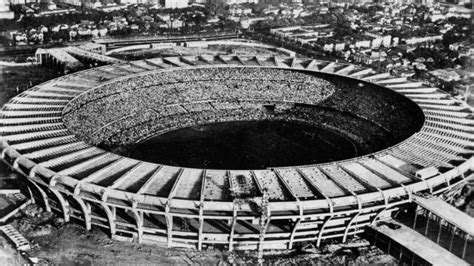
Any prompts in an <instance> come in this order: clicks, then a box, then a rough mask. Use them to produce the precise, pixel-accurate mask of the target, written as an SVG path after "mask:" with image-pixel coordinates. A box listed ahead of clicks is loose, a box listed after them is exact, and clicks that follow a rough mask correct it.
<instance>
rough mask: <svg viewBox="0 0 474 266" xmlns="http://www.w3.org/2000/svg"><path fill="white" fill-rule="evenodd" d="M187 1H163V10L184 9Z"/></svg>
mask: <svg viewBox="0 0 474 266" xmlns="http://www.w3.org/2000/svg"><path fill="white" fill-rule="evenodd" d="M188 2H189V0H165V8H186V7H188V5H189V3H188Z"/></svg>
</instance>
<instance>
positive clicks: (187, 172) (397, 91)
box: [0, 56, 474, 250]
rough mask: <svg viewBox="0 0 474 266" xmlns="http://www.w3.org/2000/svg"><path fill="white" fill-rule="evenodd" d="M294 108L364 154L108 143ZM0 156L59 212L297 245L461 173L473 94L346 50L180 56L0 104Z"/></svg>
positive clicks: (160, 235)
mask: <svg viewBox="0 0 474 266" xmlns="http://www.w3.org/2000/svg"><path fill="white" fill-rule="evenodd" d="M260 119H267V120H298V121H304V122H305V123H315V124H318V125H320V126H324V127H327V128H331V129H334V130H336V131H338V132H342V133H344V134H346V135H347V136H349V137H350V138H351V139H353V140H354V141H356V142H357V143H358V144H359V146H360V147H361V149H362V150H363V152H361V154H359V155H360V156H359V157H356V158H351V159H347V160H343V161H335V162H327V163H323V164H313V165H299V166H291V167H274V168H268V169H247V170H230V169H197V168H186V167H180V166H169V165H163V164H156V163H149V162H143V161H139V160H135V159H131V158H127V157H126V156H122V155H120V154H116V153H113V152H109V151H107V150H104V149H101V148H98V147H97V145H101V147H104V148H107V149H109V148H110V149H113V148H114V147H116V146H117V145H129V144H131V143H136V142H139V141H142V140H144V139H146V138H148V137H150V136H152V135H155V134H158V133H161V132H165V131H169V130H173V129H175V128H180V127H185V126H188V125H197V124H202V123H209V122H215V121H235V120H260ZM0 121H1V122H0V123H1V125H0V132H1V135H2V136H1V142H0V150H1V151H2V159H3V160H4V161H5V162H6V163H7V164H9V165H10V166H12V167H13V168H14V169H15V170H16V171H17V172H19V173H21V174H23V176H24V177H25V178H24V182H25V184H27V187H28V188H29V193H31V196H33V197H35V198H36V199H37V200H38V202H41V203H42V204H44V206H45V208H46V210H56V211H58V212H59V213H61V214H62V215H63V217H64V219H65V220H66V221H69V220H71V219H75V220H78V221H80V222H81V223H83V224H84V225H85V227H86V228H88V229H89V228H91V226H92V225H94V226H99V227H102V228H105V229H107V230H108V231H109V232H110V235H111V236H112V237H116V238H119V239H132V240H136V241H139V242H155V243H165V244H166V245H168V246H170V247H175V246H184V247H197V248H199V249H201V248H202V247H203V246H206V245H208V246H212V245H220V246H225V247H227V248H228V249H230V250H232V249H255V248H259V249H267V248H280V249H284V248H292V247H293V246H294V245H296V244H300V243H306V242H313V241H314V242H316V244H317V245H319V244H320V243H321V241H322V240H325V239H333V238H336V239H341V240H342V241H345V240H346V239H347V238H348V237H349V236H351V235H354V234H358V233H360V232H362V231H363V230H364V227H365V226H367V225H369V224H371V223H373V222H374V221H376V220H377V219H379V218H380V217H384V216H389V215H390V214H391V213H392V212H394V211H396V210H397V209H398V207H399V206H400V205H401V204H403V203H406V202H410V201H411V196H412V195H413V193H417V192H429V193H438V192H440V191H442V190H444V189H446V188H447V187H450V186H451V185H452V184H455V183H456V182H458V181H459V180H461V179H463V178H464V177H465V176H467V175H468V174H470V173H472V170H473V168H474V166H473V165H474V162H473V158H472V151H473V150H472V135H471V133H472V129H473V128H472V126H473V124H474V123H473V122H474V120H473V110H472V109H470V108H469V107H468V106H466V105H464V104H463V103H462V102H460V101H458V100H455V99H453V98H451V97H450V96H449V95H447V94H445V93H442V92H440V91H439V90H437V89H436V88H430V87H427V86H425V85H423V84H422V83H419V82H410V81H408V80H406V78H400V77H392V76H390V75H389V74H386V73H384V74H376V73H373V72H372V71H371V70H368V69H363V68H359V67H355V66H352V65H348V64H343V63H333V62H324V61H318V60H314V59H303V58H302V59H297V58H279V57H241V56H233V57H232V56H229V57H223V56H215V57H202V56H200V57H193V58H190V57H176V58H165V59H149V60H140V61H134V62H130V63H124V64H116V65H109V66H104V67H99V68H95V69H90V70H86V71H82V72H78V73H75V74H72V75H67V76H63V77H60V78H57V79H54V80H51V81H49V82H47V83H43V84H41V85H38V86H36V87H34V88H33V89H31V90H28V91H25V92H23V93H21V94H20V95H18V96H17V97H15V98H13V99H12V100H11V101H10V102H9V103H8V104H6V105H5V106H4V108H3V109H2V111H1V120H0Z"/></svg>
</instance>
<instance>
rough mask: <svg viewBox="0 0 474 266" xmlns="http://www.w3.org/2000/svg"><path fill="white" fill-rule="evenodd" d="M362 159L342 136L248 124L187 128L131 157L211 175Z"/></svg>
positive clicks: (295, 126)
mask: <svg viewBox="0 0 474 266" xmlns="http://www.w3.org/2000/svg"><path fill="white" fill-rule="evenodd" d="M356 155H357V147H356V146H355V144H354V142H353V141H351V140H350V139H348V138H347V137H345V136H342V135H341V134H339V133H336V132H332V131H329V130H326V129H323V128H319V127H315V126H312V125H308V124H302V123H296V122H287V121H245V122H242V121H240V122H225V123H213V124H206V125H201V126H194V127H187V128H182V129H178V130H175V131H171V132H167V133H164V134H161V135H157V136H155V137H153V138H151V139H149V140H147V141H145V142H143V143H140V144H138V145H137V146H135V147H134V148H132V150H131V152H130V155H129V156H130V157H132V158H135V159H139V160H143V161H148V162H153V163H161V164H167V165H176V166H178V165H179V166H183V167H195V168H207V169H263V168H267V167H277V166H292V165H293V166H294V165H304V164H315V163H323V162H330V161H335V160H341V159H348V158H351V157H354V156H356Z"/></svg>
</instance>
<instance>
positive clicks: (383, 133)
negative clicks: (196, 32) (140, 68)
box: [64, 67, 415, 152]
mask: <svg viewBox="0 0 474 266" xmlns="http://www.w3.org/2000/svg"><path fill="white" fill-rule="evenodd" d="M332 79H335V78H332ZM367 86H368V85H367ZM387 93H388V94H387ZM390 93H391V92H389V91H388V90H386V89H380V88H377V87H373V88H369V87H363V86H362V87H361V86H358V85H357V84H355V85H354V83H352V84H350V83H347V82H345V81H338V80H337V79H335V80H331V77H324V78H323V77H318V76H316V75H312V74H307V73H304V72H297V71H292V70H284V69H274V68H249V67H247V68H239V67H220V68H196V69H182V70H175V71H168V70H163V71H161V72H155V73H150V74H145V75H137V76H132V77H128V78H125V79H123V80H120V81H119V82H114V83H110V84H105V85H102V86H99V87H97V88H95V89H93V90H91V91H89V92H87V93H85V94H83V95H82V96H81V97H79V98H76V99H75V100H73V101H72V102H71V103H70V104H69V105H68V106H67V107H66V109H65V110H64V114H65V122H66V125H67V126H68V128H69V129H70V130H72V131H73V132H74V133H76V134H78V135H79V136H81V137H83V138H84V139H87V140H89V141H90V143H91V144H94V145H103V147H111V148H114V147H117V146H128V145H133V144H134V143H136V142H137V141H139V140H143V139H145V138H147V137H150V136H151V135H154V134H157V133H161V132H165V131H168V130H173V129H177V128H182V127H187V126H193V125H197V124H204V123H212V122H225V121H233V120H236V121H240V120H263V119H282V120H298V121H303V122H306V123H312V124H315V125H321V126H325V127H328V128H331V129H334V130H336V131H338V132H342V133H343V134H344V135H346V136H349V137H350V138H351V139H353V140H354V141H355V142H356V143H358V144H359V145H360V147H359V148H360V149H361V150H362V152H368V151H373V149H380V148H382V147H385V146H386V145H387V143H392V144H393V142H394V141H396V140H399V139H400V138H401V137H404V136H405V135H407V134H408V133H410V132H407V130H408V129H410V130H411V129H413V127H414V126H413V125H410V123H403V122H404V121H406V117H404V116H406V115H410V114H413V113H414V112H415V111H413V110H412V109H410V108H406V107H407V106H408V107H409V105H410V104H412V103H411V102H409V101H408V103H406V101H399V100H400V99H398V98H396V96H393V97H392V95H390ZM295 103H298V104H295ZM406 109H408V110H406ZM400 128H401V129H400Z"/></svg>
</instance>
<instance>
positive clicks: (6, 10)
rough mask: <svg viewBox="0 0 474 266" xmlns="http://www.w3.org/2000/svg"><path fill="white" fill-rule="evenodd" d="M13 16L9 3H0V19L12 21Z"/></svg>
mask: <svg viewBox="0 0 474 266" xmlns="http://www.w3.org/2000/svg"><path fill="white" fill-rule="evenodd" d="M14 17H15V14H14V13H13V12H12V11H10V3H9V2H8V1H0V19H13V18H14Z"/></svg>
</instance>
